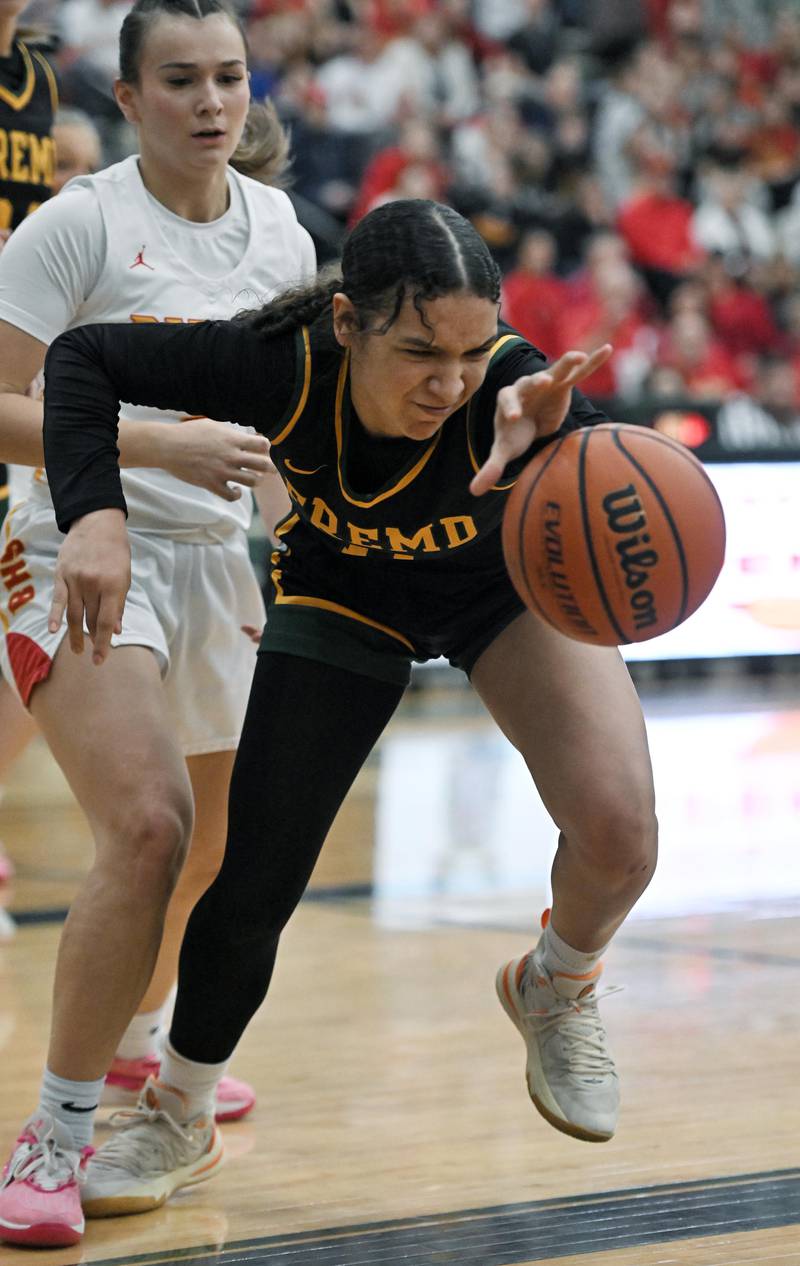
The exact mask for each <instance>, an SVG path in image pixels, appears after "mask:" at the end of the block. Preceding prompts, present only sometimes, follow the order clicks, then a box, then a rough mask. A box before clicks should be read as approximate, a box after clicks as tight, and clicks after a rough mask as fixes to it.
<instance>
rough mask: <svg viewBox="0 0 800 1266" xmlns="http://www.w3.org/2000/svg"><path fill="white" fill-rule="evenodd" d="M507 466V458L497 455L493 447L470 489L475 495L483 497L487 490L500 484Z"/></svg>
mask: <svg viewBox="0 0 800 1266" xmlns="http://www.w3.org/2000/svg"><path fill="white" fill-rule="evenodd" d="M505 468H506V462H505V459H504V458H502V457H500V456H499V455H497V454H496V453H495V450H494V449H492V452H491V453H490V454H489V456H488V457H487V459H486V461H485V462H484V463H483V465H482V466H481V468H480V470H479V471H478V473H477V474H476V475H475V476H474V477H473V479H472V481H471V483H470V485H469V490H470V492H471V493H472V495H473V497H482V496H483V494H484V493H485V492H488V491H489V490H490V488H493V487H494V486H495V484H498V483H499V482H500V480H501V479H502V477H503V471H504V470H505Z"/></svg>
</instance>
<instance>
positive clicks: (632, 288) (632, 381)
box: [544, 259, 658, 398]
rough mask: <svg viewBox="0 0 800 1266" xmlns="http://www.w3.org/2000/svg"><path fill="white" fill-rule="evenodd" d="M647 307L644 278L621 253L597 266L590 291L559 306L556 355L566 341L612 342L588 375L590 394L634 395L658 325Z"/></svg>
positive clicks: (583, 345)
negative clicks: (605, 357) (608, 354)
mask: <svg viewBox="0 0 800 1266" xmlns="http://www.w3.org/2000/svg"><path fill="white" fill-rule="evenodd" d="M646 308H647V296H646V294H645V290H644V285H643V283H642V280H641V278H640V277H639V276H638V275H637V273H636V272H635V271H634V269H633V268H632V267H631V265H630V264H629V263H627V262H626V261H625V260H622V259H617V260H614V259H608V260H606V261H605V262H604V263H603V264H601V265H600V266H598V267H596V269H595V271H594V274H593V291H592V293H591V294H590V295H588V296H587V297H586V298H584V299H583V300H582V301H579V302H574V303H570V304H568V305H566V306H565V307H564V308H563V310H562V314H561V318H560V320H559V322H558V325H557V334H558V337H557V342H556V345H555V353H554V354H556V355H559V356H560V355H561V353H562V351H563V350H564V349H566V348H568V347H574V348H578V349H580V350H581V351H588V350H589V349H591V348H595V347H599V346H600V345H601V344H603V343H611V345H612V346H613V348H614V352H613V355H612V356H611V357H610V359H609V360H608V361H607V362H606V363H605V364H604V365H602V366H601V367H600V369H599V370H597V372H596V373H594V374H592V376H591V378H587V379H586V382H587V384H588V385H587V391H588V390H590V389H591V391H592V393H593V397H595V398H597V397H602V396H606V397H607V396H612V395H617V394H622V395H633V394H635V393H636V390H637V389H638V388H639V387H640V385H641V382H642V380H643V379H644V377H645V375H646V374H647V373H648V372H649V371H650V369H651V367H652V364H653V360H654V359H655V356H656V353H657V350H658V331H657V330H656V329H655V327H654V326H653V325H651V324H650V322H649V321H648V319H647V317H646V316H645V315H644V313H645V312H646ZM544 350H545V351H546V350H548V349H546V348H545V349H544Z"/></svg>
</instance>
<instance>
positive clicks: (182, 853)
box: [105, 784, 193, 899]
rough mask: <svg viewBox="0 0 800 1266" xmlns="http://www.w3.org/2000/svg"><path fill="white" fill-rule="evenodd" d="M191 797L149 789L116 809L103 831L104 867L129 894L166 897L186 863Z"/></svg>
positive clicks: (177, 791)
mask: <svg viewBox="0 0 800 1266" xmlns="http://www.w3.org/2000/svg"><path fill="white" fill-rule="evenodd" d="M192 822H193V807H192V800H191V795H190V794H189V792H188V789H187V790H184V789H183V788H180V787H177V786H174V785H169V784H164V785H162V786H158V785H156V786H153V785H150V786H148V787H147V788H146V789H143V790H142V793H141V794H138V793H137V794H136V795H134V796H132V797H130V799H129V800H128V802H127V803H126V804H124V805H123V806H121V807H120V808H119V809H118V811H117V812H116V814H115V815H114V820H113V822H112V823H111V824H110V827H109V830H108V845H107V848H106V849H105V860H106V865H107V866H110V867H112V868H113V869H114V871H115V873H116V876H117V879H118V880H119V878H120V877H122V880H123V882H124V883H126V884H127V885H128V886H129V887H130V889H131V890H132V892H140V893H143V894H148V893H149V894H151V896H152V897H155V898H158V897H160V898H162V899H163V898H164V897H165V896H166V897H168V896H169V894H170V893H171V892H172V890H173V888H174V887H175V884H176V883H177V881H178V876H179V875H180V873H181V869H182V867H183V864H184V862H185V860H186V855H187V852H188V850H189V844H190V841H191V834H192Z"/></svg>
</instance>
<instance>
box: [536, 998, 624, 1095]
mask: <svg viewBox="0 0 800 1266" xmlns="http://www.w3.org/2000/svg"><path fill="white" fill-rule="evenodd" d="M624 987H625V986H624V985H609V986H608V987H607V988H606V989H601V990H600V992H599V993H594V994H591V995H589V996H588V997H586V998H584V999H580V998H558V1004H557V1007H558V1009H557V1010H556V1009H553V1010H552V1011H551V1013H550V1014H549V1015H548V1018H547V1019H545V1020H543V1019H542V1016H541V1013H540V1012H535V1011H533V1012H528V1016H529V1017H530V1019H535V1020H536V1021H537V1022H538V1025H539V1031H540V1033H542V1034H544V1033H547V1032H548V1031H550V1030H553V1029H558V1035H559V1037H560V1038H561V1041H562V1049H563V1052H564V1056H565V1058H566V1059H567V1061H568V1063H569V1071H570V1072H571V1073H574V1074H575V1075H576V1076H579V1077H593V1078H598V1077H603V1076H605V1075H606V1074H608V1073H612V1072H613V1071H614V1062H613V1060H612V1059H611V1057H610V1055H609V1054H608V1051H607V1049H606V1045H605V1041H606V1035H605V1029H604V1028H603V1022H602V1020H601V1019H600V1013H599V1012H598V1010H597V1003H598V1002H599V1001H600V999H601V998H608V997H610V996H611V994H614V993H621V992H622V990H623V989H624Z"/></svg>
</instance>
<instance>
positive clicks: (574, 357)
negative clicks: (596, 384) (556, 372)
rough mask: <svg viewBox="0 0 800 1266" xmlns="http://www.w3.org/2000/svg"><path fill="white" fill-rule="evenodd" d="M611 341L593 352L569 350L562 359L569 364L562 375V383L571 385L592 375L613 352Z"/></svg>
mask: <svg viewBox="0 0 800 1266" xmlns="http://www.w3.org/2000/svg"><path fill="white" fill-rule="evenodd" d="M612 350H613V349H612V347H611V344H610V343H604V344H603V346H602V347H597V348H595V350H594V351H593V352H591V353H590V354H587V353H586V352H568V353H567V354H566V356H563V357H562V358H561V359H562V360H563V361H565V362H568V364H566V365H565V367H564V371H563V374H562V376H561V385H562V386H567V387H571V386H573V385H574V384H575V383H576V382H580V381H581V379H583V378H588V377H590V375H591V374H593V373H594V372H595V370H596V369H599V368H600V366H601V365H604V364H605V362H606V361H607V360H608V358H609V356H610V355H611V352H612Z"/></svg>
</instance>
